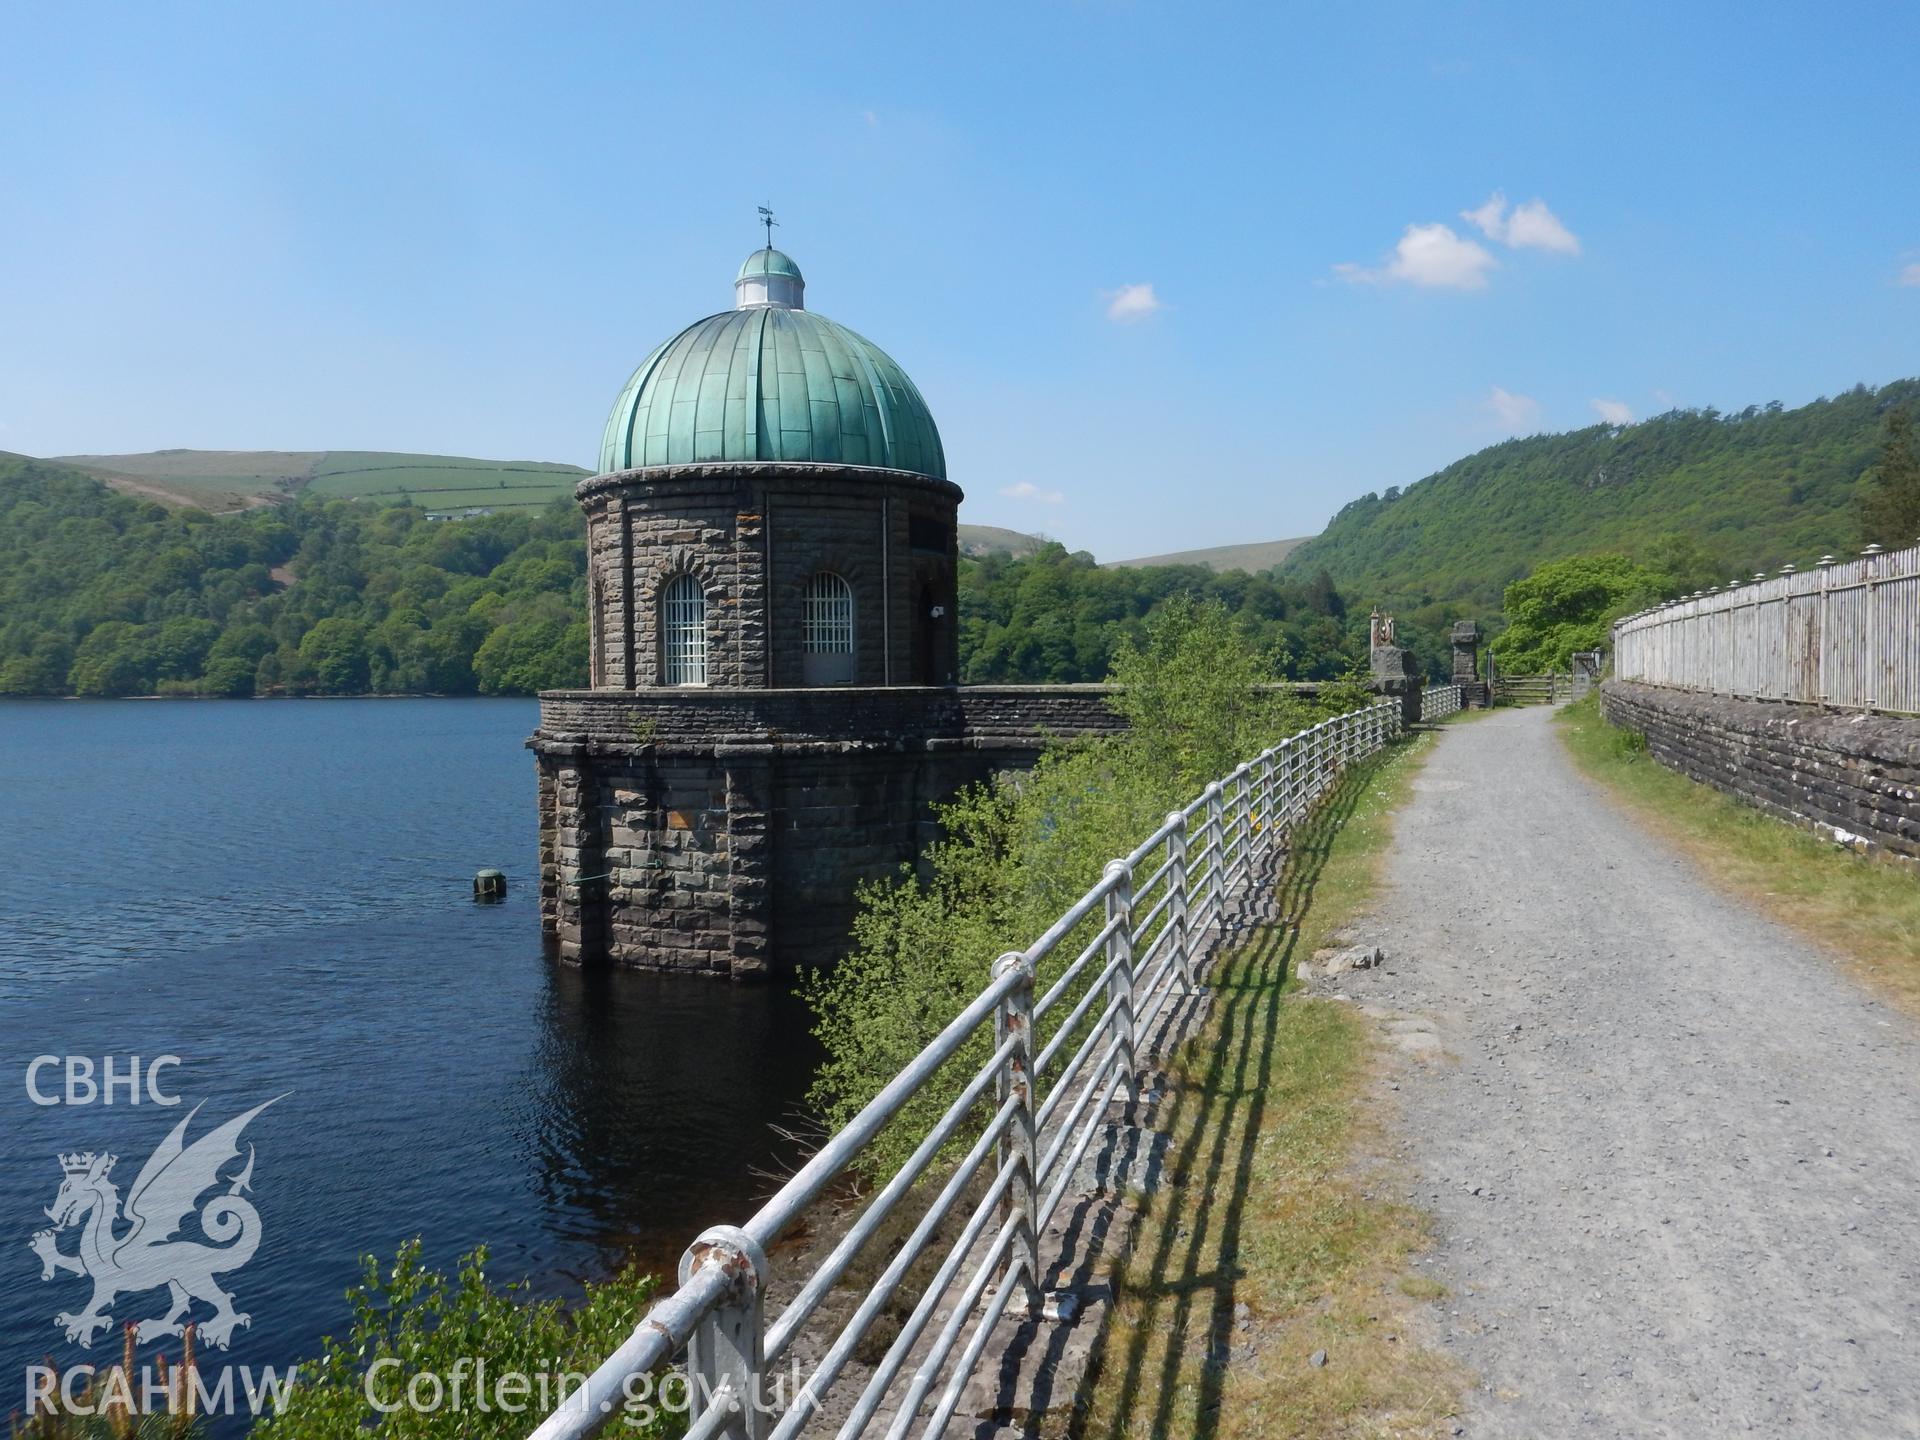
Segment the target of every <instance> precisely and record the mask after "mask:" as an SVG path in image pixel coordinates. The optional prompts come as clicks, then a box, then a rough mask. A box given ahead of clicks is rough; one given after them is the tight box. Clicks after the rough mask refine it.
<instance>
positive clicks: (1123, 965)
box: [1088, 860, 1140, 1100]
mask: <svg viewBox="0 0 1920 1440" xmlns="http://www.w3.org/2000/svg"><path fill="white" fill-rule="evenodd" d="M1106 878H1107V879H1109V880H1111V881H1113V888H1112V889H1111V890H1109V891H1108V892H1107V923H1108V924H1109V925H1111V926H1113V934H1111V935H1109V936H1108V937H1107V963H1108V964H1109V965H1112V966H1113V967H1114V971H1113V977H1112V978H1111V979H1110V980H1108V981H1107V1009H1108V1010H1109V1011H1110V1012H1111V1013H1112V1015H1113V1028H1114V1030H1115V1031H1116V1032H1117V1033H1118V1034H1119V1037H1120V1066H1121V1074H1123V1075H1125V1076H1126V1085H1127V1098H1128V1099H1129V1100H1137V1099H1139V1097H1140V1077H1139V1075H1138V1074H1137V1073H1136V1072H1135V1069H1134V1035H1133V1016H1134V1010H1135V1006H1134V1003H1133V1002H1134V994H1133V872H1132V871H1130V870H1129V869H1127V862H1126V861H1124V860H1109V861H1108V862H1107V869H1106ZM1116 962H1117V963H1116ZM1098 1079H1099V1077H1098V1076H1095V1077H1094V1079H1093V1080H1090V1081H1089V1082H1088V1083H1089V1084H1094V1083H1097V1081H1098Z"/></svg>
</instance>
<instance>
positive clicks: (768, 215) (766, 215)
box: [756, 205, 780, 250]
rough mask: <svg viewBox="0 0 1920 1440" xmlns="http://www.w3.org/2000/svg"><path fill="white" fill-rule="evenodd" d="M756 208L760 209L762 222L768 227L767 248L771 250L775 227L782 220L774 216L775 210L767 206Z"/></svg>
mask: <svg viewBox="0 0 1920 1440" xmlns="http://www.w3.org/2000/svg"><path fill="white" fill-rule="evenodd" d="M756 208H757V209H758V210H759V211H760V223H761V224H762V225H764V226H766V227H767V249H769V250H771V249H772V248H773V227H774V226H776V225H778V224H779V223H780V222H779V221H778V220H776V219H774V218H773V211H771V210H769V209H768V208H767V207H766V206H764V205H761V206H757V207H756Z"/></svg>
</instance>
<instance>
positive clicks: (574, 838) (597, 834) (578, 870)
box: [543, 754, 607, 964]
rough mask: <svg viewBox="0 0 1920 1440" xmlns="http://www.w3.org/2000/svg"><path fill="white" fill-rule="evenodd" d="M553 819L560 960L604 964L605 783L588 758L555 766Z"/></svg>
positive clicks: (574, 758)
mask: <svg viewBox="0 0 1920 1440" xmlns="http://www.w3.org/2000/svg"><path fill="white" fill-rule="evenodd" d="M552 815H553V847H552V849H553V870H554V923H553V934H554V935H555V937H556V938H557V939H558V940H559V942H560V956H561V958H562V959H564V960H575V961H579V962H581V963H582V964H585V963H588V962H590V961H596V960H600V959H603V958H605V955H606V946H607V902H606V894H607V881H606V873H607V860H606V846H605V843H604V837H603V835H602V833H601V825H600V779H599V776H598V775H596V774H595V773H594V770H593V766H592V764H591V762H589V761H588V760H587V758H586V757H585V755H584V754H581V755H578V756H570V757H567V758H564V759H561V760H559V761H558V762H557V763H556V765H555V767H554V776H553V811H552ZM543 888H544V882H543Z"/></svg>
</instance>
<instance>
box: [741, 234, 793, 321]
mask: <svg viewBox="0 0 1920 1440" xmlns="http://www.w3.org/2000/svg"><path fill="white" fill-rule="evenodd" d="M806 296H807V282H806V278H805V277H804V276H802V275H801V273H800V267H799V266H798V265H796V264H794V263H793V257H792V256H790V255H788V254H786V253H785V252H784V251H781V250H775V249H774V248H773V247H772V246H768V247H766V248H765V249H763V250H756V251H754V252H753V253H752V254H751V255H749V256H748V257H747V258H746V262H745V263H744V264H742V265H741V267H740V273H739V275H738V276H736V277H735V278H734V282H733V297H734V298H733V307H734V309H736V310H748V309H751V308H753V307H754V306H756V305H771V306H774V307H775V308H777V309H781V310H804V309H806V308H807V306H806Z"/></svg>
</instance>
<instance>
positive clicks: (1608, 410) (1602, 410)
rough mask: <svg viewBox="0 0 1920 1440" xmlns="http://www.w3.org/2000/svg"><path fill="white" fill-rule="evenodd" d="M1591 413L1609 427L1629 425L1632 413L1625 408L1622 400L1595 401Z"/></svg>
mask: <svg viewBox="0 0 1920 1440" xmlns="http://www.w3.org/2000/svg"><path fill="white" fill-rule="evenodd" d="M1593 412H1594V414H1596V415H1598V416H1599V417H1600V418H1601V419H1602V420H1604V421H1606V422H1607V424H1609V425H1631V424H1632V423H1633V411H1631V410H1629V409H1628V408H1627V403H1626V401H1624V400H1596V401H1594V402H1593Z"/></svg>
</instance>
